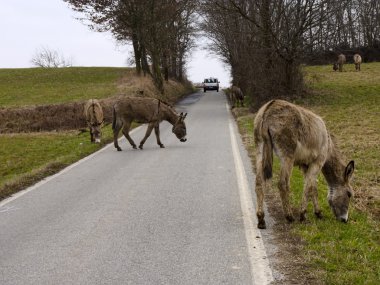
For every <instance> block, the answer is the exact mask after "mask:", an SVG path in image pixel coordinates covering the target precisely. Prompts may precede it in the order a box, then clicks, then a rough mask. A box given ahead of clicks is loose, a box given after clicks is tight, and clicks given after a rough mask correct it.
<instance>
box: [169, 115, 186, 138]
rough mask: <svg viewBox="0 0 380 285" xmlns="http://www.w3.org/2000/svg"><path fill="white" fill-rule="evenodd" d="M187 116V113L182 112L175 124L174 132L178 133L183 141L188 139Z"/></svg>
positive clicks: (177, 135)
mask: <svg viewBox="0 0 380 285" xmlns="http://www.w3.org/2000/svg"><path fill="white" fill-rule="evenodd" d="M186 116H187V113H186V114H185V115H184V114H183V113H181V114H180V115H179V117H178V119H177V121H176V122H175V124H174V125H173V130H172V131H173V133H174V134H175V135H176V137H177V138H178V139H179V140H180V141H181V142H185V141H187V139H186V124H185V122H184V121H185V118H186Z"/></svg>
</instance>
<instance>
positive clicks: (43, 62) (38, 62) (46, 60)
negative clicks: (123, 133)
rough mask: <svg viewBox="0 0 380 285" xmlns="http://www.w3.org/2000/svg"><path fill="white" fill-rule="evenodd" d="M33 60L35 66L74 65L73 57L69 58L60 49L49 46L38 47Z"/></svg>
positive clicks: (56, 66) (55, 66)
mask: <svg viewBox="0 0 380 285" xmlns="http://www.w3.org/2000/svg"><path fill="white" fill-rule="evenodd" d="M31 62H32V64H33V65H34V66H37V67H45V68H58V67H70V66H72V65H73V63H72V59H67V58H65V57H64V56H63V55H62V54H61V53H59V52H58V51H56V50H52V49H49V48H48V47H41V48H40V49H38V50H37V51H36V52H35V54H34V56H33V58H32V60H31Z"/></svg>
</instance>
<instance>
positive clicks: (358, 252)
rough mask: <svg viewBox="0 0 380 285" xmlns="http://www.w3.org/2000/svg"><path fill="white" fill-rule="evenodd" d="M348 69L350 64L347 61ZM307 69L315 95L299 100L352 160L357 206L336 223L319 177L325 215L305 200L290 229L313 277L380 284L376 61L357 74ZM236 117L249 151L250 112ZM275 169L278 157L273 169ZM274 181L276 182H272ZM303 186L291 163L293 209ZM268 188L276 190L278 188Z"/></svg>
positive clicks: (379, 71) (379, 72) (379, 74)
mask: <svg viewBox="0 0 380 285" xmlns="http://www.w3.org/2000/svg"><path fill="white" fill-rule="evenodd" d="M346 69H347V70H349V69H353V67H352V66H347V67H346ZM305 72H306V79H307V82H308V83H309V86H310V87H311V88H312V90H314V92H313V93H314V94H315V95H313V96H312V97H311V98H308V99H306V100H301V101H299V102H298V103H299V104H302V105H306V106H308V108H311V109H312V110H314V111H315V112H316V113H318V114H320V115H321V116H322V117H323V118H324V119H325V121H326V123H327V125H328V128H329V129H330V130H331V131H332V133H334V134H335V135H336V136H337V139H338V144H339V146H340V147H341V149H342V151H343V153H344V154H345V155H346V156H347V157H349V158H353V159H355V161H356V173H355V179H354V182H353V184H354V190H355V197H356V198H355V200H354V204H355V207H351V210H350V222H349V223H348V224H342V223H340V222H337V221H336V220H335V219H334V217H333V214H332V213H331V210H330V209H329V206H328V204H327V201H326V198H325V197H326V196H327V185H326V183H325V181H324V178H323V177H322V176H320V178H319V182H318V183H319V186H318V189H319V193H320V195H319V200H320V204H321V206H322V210H323V213H324V216H325V218H324V219H323V220H317V219H316V218H314V216H313V215H312V214H311V213H312V209H311V205H309V210H308V213H309V215H308V219H309V221H308V223H306V224H300V223H298V222H296V223H295V224H294V225H292V226H291V227H290V231H291V233H292V234H293V235H295V236H300V237H301V238H302V240H304V241H305V247H304V249H303V258H304V259H306V260H307V261H308V262H309V263H310V264H311V266H312V268H313V272H312V273H311V275H312V276H314V277H316V280H322V281H323V283H326V284H379V283H378V282H379V280H380V222H379V220H378V212H377V211H378V209H379V203H378V201H379V200H378V198H376V193H378V192H379V174H378V169H379V157H380V148H379V141H380V133H379V129H378V126H380V122H379V120H380V116H379V115H380V114H379V109H380V108H379V106H380V64H379V63H372V64H363V66H362V72H360V73H356V72H353V71H352V72H350V71H348V72H344V73H333V72H332V71H331V67H330V66H318V67H307V68H306V69H305ZM238 121H239V126H240V128H241V130H242V132H243V133H245V136H246V142H248V146H249V149H250V151H251V152H252V151H253V149H254V145H253V140H252V132H253V121H252V116H243V117H240V118H239V119H238ZM278 171H279V162H278V160H276V161H275V173H278ZM276 179H277V177H276V176H275V177H274V180H276ZM273 185H276V182H275V181H274V183H273ZM302 185H303V177H302V175H301V173H300V171H299V169H296V168H295V169H294V171H293V174H292V179H291V188H292V190H293V197H292V200H293V205H294V207H296V208H297V209H298V207H299V205H300V200H301V193H302ZM272 191H275V192H277V189H272ZM371 197H372V198H371ZM374 197H375V198H374ZM281 222H284V221H281Z"/></svg>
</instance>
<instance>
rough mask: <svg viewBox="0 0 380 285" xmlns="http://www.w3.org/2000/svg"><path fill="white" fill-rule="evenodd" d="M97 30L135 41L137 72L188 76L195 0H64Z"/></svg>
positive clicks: (159, 78)
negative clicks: (187, 65)
mask: <svg viewBox="0 0 380 285" xmlns="http://www.w3.org/2000/svg"><path fill="white" fill-rule="evenodd" d="M63 1H65V2H67V3H68V4H69V6H70V7H71V8H72V9H73V10H75V11H77V12H80V13H82V15H83V20H85V21H86V23H87V24H88V25H89V26H90V28H92V29H94V30H97V31H110V32H111V33H112V34H113V36H114V37H115V38H116V39H117V40H118V41H119V42H122V43H123V42H125V43H127V42H128V43H132V46H133V54H134V59H133V61H134V64H135V66H136V71H137V73H138V74H144V75H150V76H152V78H153V81H154V83H155V85H156V87H157V88H158V89H159V90H160V91H161V92H162V93H163V92H164V86H163V81H164V80H169V78H174V79H177V80H179V81H182V80H184V79H185V66H186V57H187V56H188V53H189V51H190V50H191V48H192V47H193V45H194V35H195V31H196V28H195V22H196V21H195V19H194V18H195V17H196V14H195V11H196V8H197V1H195V0H179V1H178V0H160V1H158V0H63Z"/></svg>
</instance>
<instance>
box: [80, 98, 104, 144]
mask: <svg viewBox="0 0 380 285" xmlns="http://www.w3.org/2000/svg"><path fill="white" fill-rule="evenodd" d="M84 117H85V118H86V122H87V125H88V127H89V129H90V136H91V142H95V143H100V140H101V134H102V133H101V127H102V124H103V123H104V115H103V109H102V106H100V103H99V101H98V100H96V99H90V100H88V101H87V103H86V104H85V105H84Z"/></svg>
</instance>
